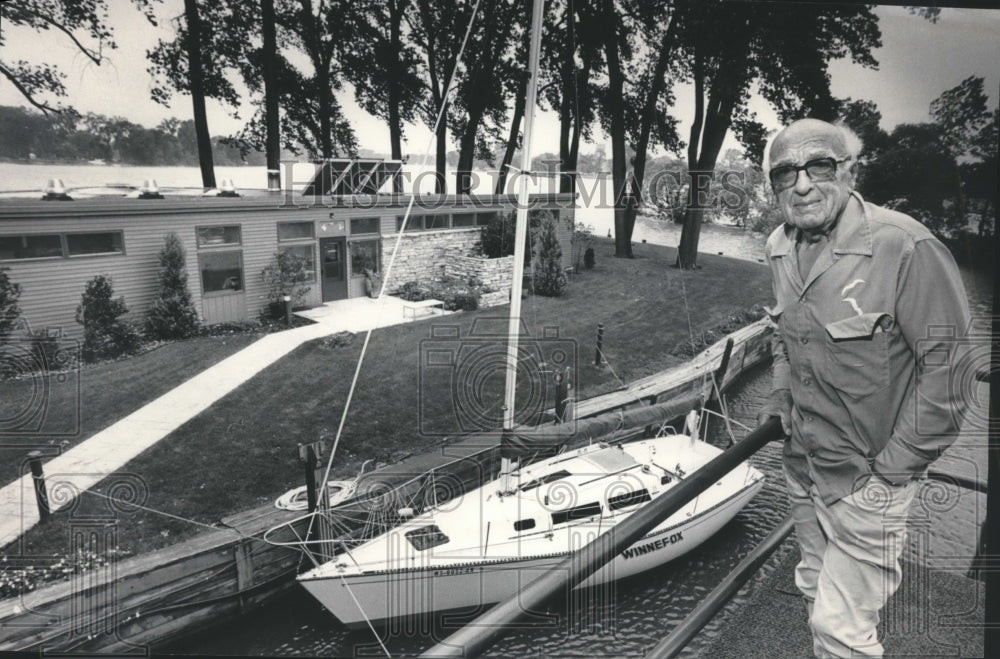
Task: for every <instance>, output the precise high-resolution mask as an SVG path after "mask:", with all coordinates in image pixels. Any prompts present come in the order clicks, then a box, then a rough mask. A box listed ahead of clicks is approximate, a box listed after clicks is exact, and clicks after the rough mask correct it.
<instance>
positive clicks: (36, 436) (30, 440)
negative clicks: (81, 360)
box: [0, 334, 260, 485]
mask: <svg viewBox="0 0 1000 659" xmlns="http://www.w3.org/2000/svg"><path fill="white" fill-rule="evenodd" d="M258 338H260V336H259V335H256V334H231V335H226V336H205V337H198V338H193V339H188V340H186V341H175V342H173V343H164V344H162V345H160V346H158V347H156V348H155V349H152V350H149V351H147V352H144V353H142V354H140V355H136V356H134V357H129V358H126V359H120V360H117V361H108V362H103V363H100V364H94V365H83V366H82V367H81V368H79V369H77V370H76V371H74V372H70V373H64V374H60V375H53V376H51V377H50V384H49V386H48V389H47V394H48V399H47V400H46V401H45V402H46V405H45V410H44V412H45V415H46V418H45V419H44V421H41V422H40V423H39V424H36V425H35V426H32V427H31V429H33V428H36V427H37V428H38V430H37V431H35V430H32V431H30V432H29V429H28V428H23V427H22V428H21V429H20V430H21V431H19V432H7V433H3V434H0V485H6V484H7V483H9V482H11V481H12V480H14V479H16V478H18V477H20V475H21V474H22V473H24V471H23V469H22V468H23V463H24V458H25V455H26V454H27V452H28V450H30V447H34V448H38V449H41V450H42V452H43V453H44V454H45V456H46V459H47V458H50V457H54V456H55V455H57V454H58V452H59V446H60V444H62V450H65V449H68V448H71V447H73V446H74V445H76V444H78V443H79V442H81V441H83V440H85V439H87V438H88V437H90V436H91V435H94V434H95V433H98V432H100V431H101V430H104V429H105V428H107V427H108V426H110V425H112V424H113V423H115V422H116V421H118V420H119V419H121V418H123V417H125V416H127V415H129V414H131V413H132V412H134V411H136V410H137V409H139V408H140V407H142V406H143V405H145V404H146V403H149V402H150V401H152V400H155V399H156V398H158V397H160V396H162V395H163V394H165V393H166V392H168V391H170V390H171V389H173V388H174V387H176V386H177V385H179V384H181V383H182V382H184V381H185V380H188V379H189V378H191V377H192V376H194V375H197V374H198V373H200V372H201V371H203V370H205V369H206V368H208V367H209V366H211V365H213V364H215V363H217V362H220V361H222V360H223V359H225V358H226V357H229V356H230V355H232V354H233V353H235V352H237V351H239V350H242V349H243V348H245V347H247V346H248V345H250V344H251V343H253V342H254V341H256V340H257V339H258ZM40 382H41V381H40V378H37V377H36V378H31V377H29V378H23V379H21V380H4V381H0V419H5V420H8V419H14V418H16V417H17V415H19V414H23V410H31V409H35V408H32V407H31V405H32V404H33V403H32V402H31V400H30V399H28V398H27V397H26V396H28V395H30V393H29V391H28V390H29V389H30V388H31V387H33V386H40ZM37 408H38V409H41V406H40V402H39V404H38V405H37ZM12 428H13V426H11V428H6V427H5V428H4V430H7V431H10V430H11V429H12ZM31 445H34V446H31Z"/></svg>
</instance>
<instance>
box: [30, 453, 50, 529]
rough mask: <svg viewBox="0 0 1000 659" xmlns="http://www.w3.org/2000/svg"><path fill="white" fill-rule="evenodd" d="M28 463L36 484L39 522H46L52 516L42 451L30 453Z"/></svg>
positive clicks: (32, 478)
mask: <svg viewBox="0 0 1000 659" xmlns="http://www.w3.org/2000/svg"><path fill="white" fill-rule="evenodd" d="M28 464H29V465H30V466H31V480H32V482H33V483H34V485H35V501H36V502H37V503H38V523H39V524H45V523H46V522H48V521H49V518H50V517H52V510H51V509H50V508H49V493H48V491H47V490H46V489H45V473H44V472H43V471H42V452H41V451H32V452H31V453H29V454H28Z"/></svg>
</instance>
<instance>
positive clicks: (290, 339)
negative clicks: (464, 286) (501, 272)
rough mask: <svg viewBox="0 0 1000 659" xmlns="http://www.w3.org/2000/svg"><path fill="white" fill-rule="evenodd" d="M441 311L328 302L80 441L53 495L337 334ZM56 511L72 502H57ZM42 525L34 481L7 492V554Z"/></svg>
mask: <svg viewBox="0 0 1000 659" xmlns="http://www.w3.org/2000/svg"><path fill="white" fill-rule="evenodd" d="M441 313H449V312H441V311H440V310H438V311H436V312H433V311H427V310H425V311H418V312H417V313H416V314H415V315H416V317H415V318H414V317H412V315H411V314H409V313H407V314H406V316H405V317H404V314H403V301H402V300H401V299H399V298H394V297H388V296H387V297H384V298H381V299H379V300H372V299H369V298H355V299H351V300H342V301H338V302H332V303H327V304H325V305H323V306H321V307H317V308H315V309H310V310H308V311H305V312H302V313H301V314H300V315H302V316H304V317H308V318H310V319H311V320H314V321H315V324H314V325H307V326H305V327H299V328H296V329H291V330H286V331H284V332H277V333H275V334H268V335H267V336H264V337H262V338H261V339H260V340H258V341H256V342H254V343H253V344H251V345H250V346H248V347H246V348H244V349H243V350H241V351H239V352H237V353H236V354H234V355H232V356H230V357H228V358H227V359H225V360H223V361H221V362H219V363H218V364H215V365H214V366H211V367H209V368H207V369H206V370H204V371H203V372H201V373H199V374H198V375H196V376H195V377H193V378H191V379H190V380H188V381H187V382H184V383H183V384H181V385H180V386H178V387H176V388H175V389H173V390H171V391H169V392H167V393H166V394H164V395H162V396H160V397H159V398H157V399H156V400H154V401H152V402H151V403H148V404H147V405H145V406H143V407H141V408H139V409H138V410H136V411H135V412H133V413H132V414H130V415H128V416H127V417H125V418H123V419H121V420H120V421H118V422H116V423H114V424H113V425H111V426H109V427H107V428H105V429H104V430H102V431H100V432H98V433H96V434H94V435H93V436H91V437H89V438H88V439H86V440H84V441H82V442H80V443H79V444H77V445H76V446H74V447H73V448H71V449H70V450H68V451H66V452H65V453H63V454H61V455H58V456H56V457H55V458H52V459H51V460H49V461H48V462H46V463H45V465H44V470H45V477H46V484H47V485H48V489H49V492H50V493H55V492H56V491H57V489H56V486H58V492H59V493H60V494H62V493H67V492H76V493H79V492H82V491H83V490H86V489H89V488H90V487H93V486H94V485H95V484H96V483H98V482H100V481H101V480H102V479H104V478H106V477H107V476H109V475H111V474H113V473H114V472H116V471H119V470H120V469H121V468H122V467H123V466H125V464H126V463H128V461H129V460H131V459H132V458H134V457H136V456H137V455H139V454H140V453H142V452H143V451H145V450H146V449H148V448H149V447H151V446H153V445H154V444H155V443H156V442H158V441H160V440H161V439H163V438H164V437H166V436H167V435H169V434H170V433H171V432H173V431H174V430H176V429H177V428H179V427H180V426H181V425H182V424H184V423H186V422H187V421H189V420H191V419H192V418H194V417H195V416H196V415H197V414H199V413H201V412H203V411H205V410H206V409H208V408H209V407H211V406H212V405H213V404H214V403H215V402H216V401H218V400H219V399H221V398H222V397H223V396H225V395H226V394H228V393H230V392H231V391H233V390H234V389H236V388H237V387H238V386H240V385H241V384H243V383H244V382H246V381H247V380H249V379H250V378H252V377H253V376H255V375H257V374H258V373H260V372H261V371H262V370H264V369H265V368H267V367H268V366H270V365H271V364H273V363H275V362H276V361H278V360H279V359H281V358H282V357H283V356H285V355H287V354H288V353H290V352H291V351H292V350H294V349H295V348H297V347H298V346H300V345H302V344H303V343H305V342H307V341H310V340H312V339H317V338H320V337H323V336H329V335H331V334H336V333H338V332H345V331H347V332H365V331H367V330H369V329H374V328H378V327H387V326H389V325H397V324H400V323H403V322H413V321H414V320H425V319H426V318H428V317H433V316H436V315H440V314H441ZM49 501H50V505H51V508H52V510H53V512H54V511H56V510H59V509H61V508H64V507H66V506H67V505H69V504H70V503H71V502H72V497H64V496H57V497H53V496H50V498H49ZM37 523H38V507H37V505H36V504H35V492H34V487H33V484H32V480H31V476H30V474H29V475H25V476H23V477H22V478H20V479H18V480H16V481H14V482H12V483H10V484H8V485H7V486H6V487H3V488H2V489H0V547H4V546H6V545H7V544H9V543H11V542H13V541H15V540H17V539H18V538H19V537H20V536H21V535H22V534H24V533H25V532H26V531H27V530H28V529H30V528H32V527H33V526H35V525H36V524H37Z"/></svg>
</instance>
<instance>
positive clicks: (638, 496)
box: [608, 489, 652, 510]
mask: <svg viewBox="0 0 1000 659" xmlns="http://www.w3.org/2000/svg"><path fill="white" fill-rule="evenodd" d="M651 498H652V497H650V496H649V490H646V489H642V490H635V491H634V492H625V493H624V494H617V495H615V496H613V497H608V509H609V510H621V509H622V508H628V507H629V506H635V505H637V504H640V503H646V502H647V501H649V500H650V499H651Z"/></svg>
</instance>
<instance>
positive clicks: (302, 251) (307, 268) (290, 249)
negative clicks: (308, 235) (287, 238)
mask: <svg viewBox="0 0 1000 659" xmlns="http://www.w3.org/2000/svg"><path fill="white" fill-rule="evenodd" d="M278 251H280V252H281V253H282V254H289V255H292V256H294V257H295V258H297V259H301V261H302V270H303V272H304V273H305V275H306V281H316V257H315V251H314V249H313V246H312V245H311V244H309V245H282V246H281V247H279V248H278Z"/></svg>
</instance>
